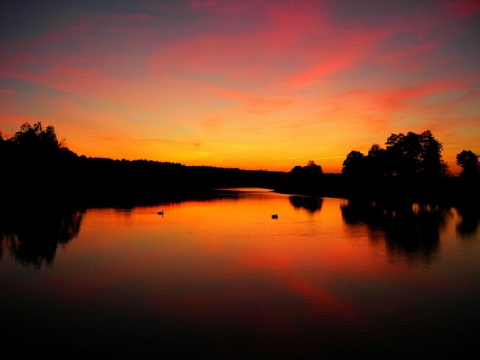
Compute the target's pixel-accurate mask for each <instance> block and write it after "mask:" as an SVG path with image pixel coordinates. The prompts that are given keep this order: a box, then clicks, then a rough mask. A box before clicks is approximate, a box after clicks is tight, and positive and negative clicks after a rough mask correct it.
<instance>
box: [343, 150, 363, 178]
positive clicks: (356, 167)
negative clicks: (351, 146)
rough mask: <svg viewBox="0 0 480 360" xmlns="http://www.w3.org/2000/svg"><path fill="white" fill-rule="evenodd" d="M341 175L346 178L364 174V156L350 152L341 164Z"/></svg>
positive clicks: (353, 151)
mask: <svg viewBox="0 0 480 360" xmlns="http://www.w3.org/2000/svg"><path fill="white" fill-rule="evenodd" d="M342 173H343V174H344V175H347V176H360V175H362V174H365V173H366V167H365V156H364V155H363V154H362V153H361V152H360V151H357V150H352V151H350V152H349V153H348V155H347V158H346V159H345V160H344V162H343V167H342Z"/></svg>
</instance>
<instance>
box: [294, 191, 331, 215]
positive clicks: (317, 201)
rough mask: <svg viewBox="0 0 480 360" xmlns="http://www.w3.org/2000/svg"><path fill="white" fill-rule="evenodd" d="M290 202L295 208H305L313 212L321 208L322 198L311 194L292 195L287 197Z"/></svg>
mask: <svg viewBox="0 0 480 360" xmlns="http://www.w3.org/2000/svg"><path fill="white" fill-rule="evenodd" d="M289 200H290V203H291V204H292V206H293V207H294V208H295V209H304V210H307V212H309V213H310V214H313V213H315V212H317V211H320V210H321V209H322V204H323V199H322V198H317V197H312V196H300V195H293V196H290V197H289Z"/></svg>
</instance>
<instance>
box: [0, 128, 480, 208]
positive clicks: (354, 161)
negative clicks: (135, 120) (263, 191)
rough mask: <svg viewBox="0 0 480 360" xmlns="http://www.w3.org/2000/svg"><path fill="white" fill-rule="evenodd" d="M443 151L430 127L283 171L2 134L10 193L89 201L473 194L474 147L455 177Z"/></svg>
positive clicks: (45, 133)
mask: <svg viewBox="0 0 480 360" xmlns="http://www.w3.org/2000/svg"><path fill="white" fill-rule="evenodd" d="M442 150H443V146H442V144H441V143H440V142H439V141H438V140H437V139H436V138H435V137H434V136H433V134H432V133H431V132H430V131H425V132H422V133H419V134H417V133H414V132H408V133H407V134H406V135H404V134H403V133H400V134H391V135H390V136H389V137H388V138H387V140H386V142H385V147H382V146H380V145H379V144H373V145H372V146H371V148H370V149H369V151H368V153H367V154H366V155H364V154H363V153H361V152H359V151H356V150H352V151H351V152H350V153H349V154H347V156H346V158H345V160H344V162H343V167H342V173H341V174H324V173H323V169H322V167H321V165H318V164H316V163H315V162H314V161H312V160H310V161H309V162H308V163H307V164H306V165H305V166H298V165H297V166H295V167H294V168H293V169H292V170H291V171H290V172H281V171H266V170H241V169H238V168H219V167H209V166H185V165H183V164H179V163H171V162H158V161H151V160H125V159H122V160H113V159H109V158H98V157H96V158H93V157H86V156H84V155H80V156H79V155H77V154H76V153H74V152H73V151H71V150H69V149H68V148H67V147H66V146H65V145H64V144H63V143H61V142H59V141H58V139H57V135H56V133H55V129H54V127H53V126H47V127H45V128H44V127H43V126H42V124H41V122H37V123H35V124H33V125H30V124H29V123H25V124H23V125H22V126H21V127H20V130H19V131H17V132H16V133H15V134H14V135H13V136H10V137H7V136H4V135H3V134H2V133H1V132H0V168H1V169H2V172H3V180H4V184H5V186H4V189H6V194H5V195H4V198H6V199H9V200H12V201H13V202H20V201H23V200H26V199H27V200H28V199H40V200H44V201H43V202H48V201H52V200H56V201H59V200H61V201H64V202H67V203H68V202H75V203H78V202H80V203H85V204H88V205H89V206H91V205H92V204H99V205H100V204H106V205H111V204H114V203H132V204H134V203H138V202H141V203H148V202H152V203H153V202H157V201H159V200H165V199H166V198H169V197H182V196H185V197H191V196H193V195H194V194H196V195H198V194H199V193H202V192H203V193H205V192H206V191H208V190H209V189H214V188H220V187H247V186H254V187H266V188H272V189H275V190H278V191H280V192H288V193H296V194H309V195H319V196H337V197H351V196H359V195H364V196H379V195H381V196H391V195H392V194H395V195H396V196H399V197H402V196H406V197H415V198H418V197H422V196H425V194H428V195H429V196H430V198H432V197H438V198H440V197H445V196H446V195H445V194H447V193H448V194H449V196H450V197H452V196H453V197H455V196H457V195H458V196H469V195H471V193H472V191H473V190H472V189H473V188H478V186H477V187H475V185H474V184H475V183H476V182H477V181H478V180H479V179H480V167H479V163H478V155H477V154H475V153H474V152H472V151H470V150H463V151H462V152H460V153H459V154H458V155H457V159H456V160H457V164H458V165H459V166H460V167H462V172H461V174H460V176H459V178H458V179H457V178H456V177H452V176H450V175H449V172H448V166H447V164H446V163H445V162H444V161H443V159H442V155H441V152H442ZM459 179H461V182H459ZM473 192H475V191H473ZM476 194H478V190H477V191H476Z"/></svg>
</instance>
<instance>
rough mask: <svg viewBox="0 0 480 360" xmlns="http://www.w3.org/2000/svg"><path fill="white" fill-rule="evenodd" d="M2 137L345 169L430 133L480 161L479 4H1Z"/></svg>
mask: <svg viewBox="0 0 480 360" xmlns="http://www.w3.org/2000/svg"><path fill="white" fill-rule="evenodd" d="M2 12H3V14H2V15H1V17H2V25H1V26H2V28H1V29H2V31H1V32H0V49H1V57H0V79H1V80H0V81H1V83H0V130H1V131H2V132H4V133H6V134H9V132H10V133H12V132H15V131H18V129H19V127H20V125H21V124H23V123H24V122H29V123H32V124H33V123H35V122H38V121H41V122H42V124H43V125H45V126H46V125H52V126H54V127H55V130H56V133H57V135H58V137H59V140H62V139H65V142H66V146H67V147H68V148H69V149H71V150H72V151H74V152H76V153H77V154H79V155H85V156H92V157H109V158H113V159H129V160H134V159H148V160H155V161H167V162H176V163H182V164H185V165H206V166H219V167H235V168H242V169H266V170H281V171H290V170H291V169H292V168H293V167H294V166H296V165H305V164H306V163H307V162H308V161H309V160H313V161H315V163H317V164H319V165H321V166H322V168H323V170H324V172H340V171H341V167H342V162H343V160H344V159H345V157H346V155H347V154H348V153H349V152H350V151H351V150H357V151H361V152H363V153H364V154H366V153H367V151H368V149H369V148H370V146H371V145H372V144H375V143H378V144H380V145H382V146H383V145H384V143H385V141H386V139H387V138H388V136H390V134H391V133H407V132H408V131H413V132H416V133H420V132H423V131H426V130H430V131H431V132H432V134H433V135H434V136H435V138H436V139H437V140H439V141H440V142H441V143H442V144H443V147H444V150H443V152H442V156H443V159H444V160H445V161H446V162H447V164H448V165H449V168H450V171H451V172H452V173H458V172H459V168H458V167H457V166H456V165H455V156H456V154H458V153H459V152H461V151H462V150H463V149H468V150H472V151H474V152H476V153H478V154H480V141H479V140H480V47H479V46H478V43H480V2H478V1H475V0H461V1H441V2H439V1H433V0H432V1H424V2H420V3H418V2H398V1H392V2H388V1H377V0H368V1H367V0H364V1H342V2H338V1H301V2H298V1H293V2H289V1H259V2H257V1H248V2H246V1H214V0H210V1H207V0H206V1H178V2H177V1H176V2H169V1H165V2H162V1H145V2H135V1H123V2H117V1H103V2H96V1H91V2H90V1H86V2H82V3H81V4H80V3H78V2H74V1H73V2H70V1H65V2H61V3H58V2H50V1H45V2H37V1H22V2H20V4H19V3H18V2H16V1H7V2H6V5H4V7H3V8H2Z"/></svg>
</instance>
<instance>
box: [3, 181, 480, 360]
mask: <svg viewBox="0 0 480 360" xmlns="http://www.w3.org/2000/svg"><path fill="white" fill-rule="evenodd" d="M237 190H238V191H220V192H219V194H218V197H214V198H210V197H209V198H208V199H205V200H198V199H197V200H192V201H185V202H180V203H166V204H159V205H158V206H155V207H137V208H133V209H88V210H86V211H82V212H79V211H72V212H69V213H61V214H59V213H56V214H43V215H42V216H40V215H38V216H36V217H34V216H31V215H27V213H25V214H24V215H23V217H21V218H20V219H17V218H15V219H14V218H8V219H7V220H8V221H7V220H5V219H4V220H3V221H2V222H1V229H0V231H1V236H2V237H1V245H2V246H1V249H2V252H1V261H0V286H1V292H0V305H1V306H0V318H1V319H2V330H1V333H0V335H1V339H2V340H1V341H2V349H3V351H6V350H7V349H10V350H13V351H14V353H15V354H17V355H18V356H20V355H32V356H40V355H42V356H49V357H52V358H72V357H75V358H85V359H87V358H88V359H91V358H102V357H104V358H113V357H116V358H131V357H132V356H134V357H137V358H145V357H147V356H148V357H155V358H161V357H162V356H165V357H168V358H172V359H174V358H175V359H178V358H219V359H227V358H242V359H246V358H252V357H254V358H262V359H302V358H318V357H319V356H324V358H352V357H355V358H405V357H410V358H421V357H425V356H428V357H431V356H441V357H444V356H445V355H448V356H451V357H454V358H464V357H466V356H467V354H468V353H469V351H471V350H473V349H476V342H477V341H478V336H479V334H480V332H479V329H478V324H479V323H480V312H479V311H478V304H479V303H480V241H479V233H478V217H475V216H474V217H473V218H472V216H471V215H470V214H466V213H462V212H461V209H456V208H439V207H434V206H427V205H419V204H406V205H402V206H396V207H393V206H385V205H380V204H374V203H363V202H354V201H348V200H344V199H333V198H324V199H317V198H306V197H300V196H289V195H282V194H276V193H273V192H271V191H267V190H264V189H237ZM160 210H163V212H164V214H163V216H161V215H158V214H157V212H158V211H160ZM272 214H278V219H273V218H272Z"/></svg>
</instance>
